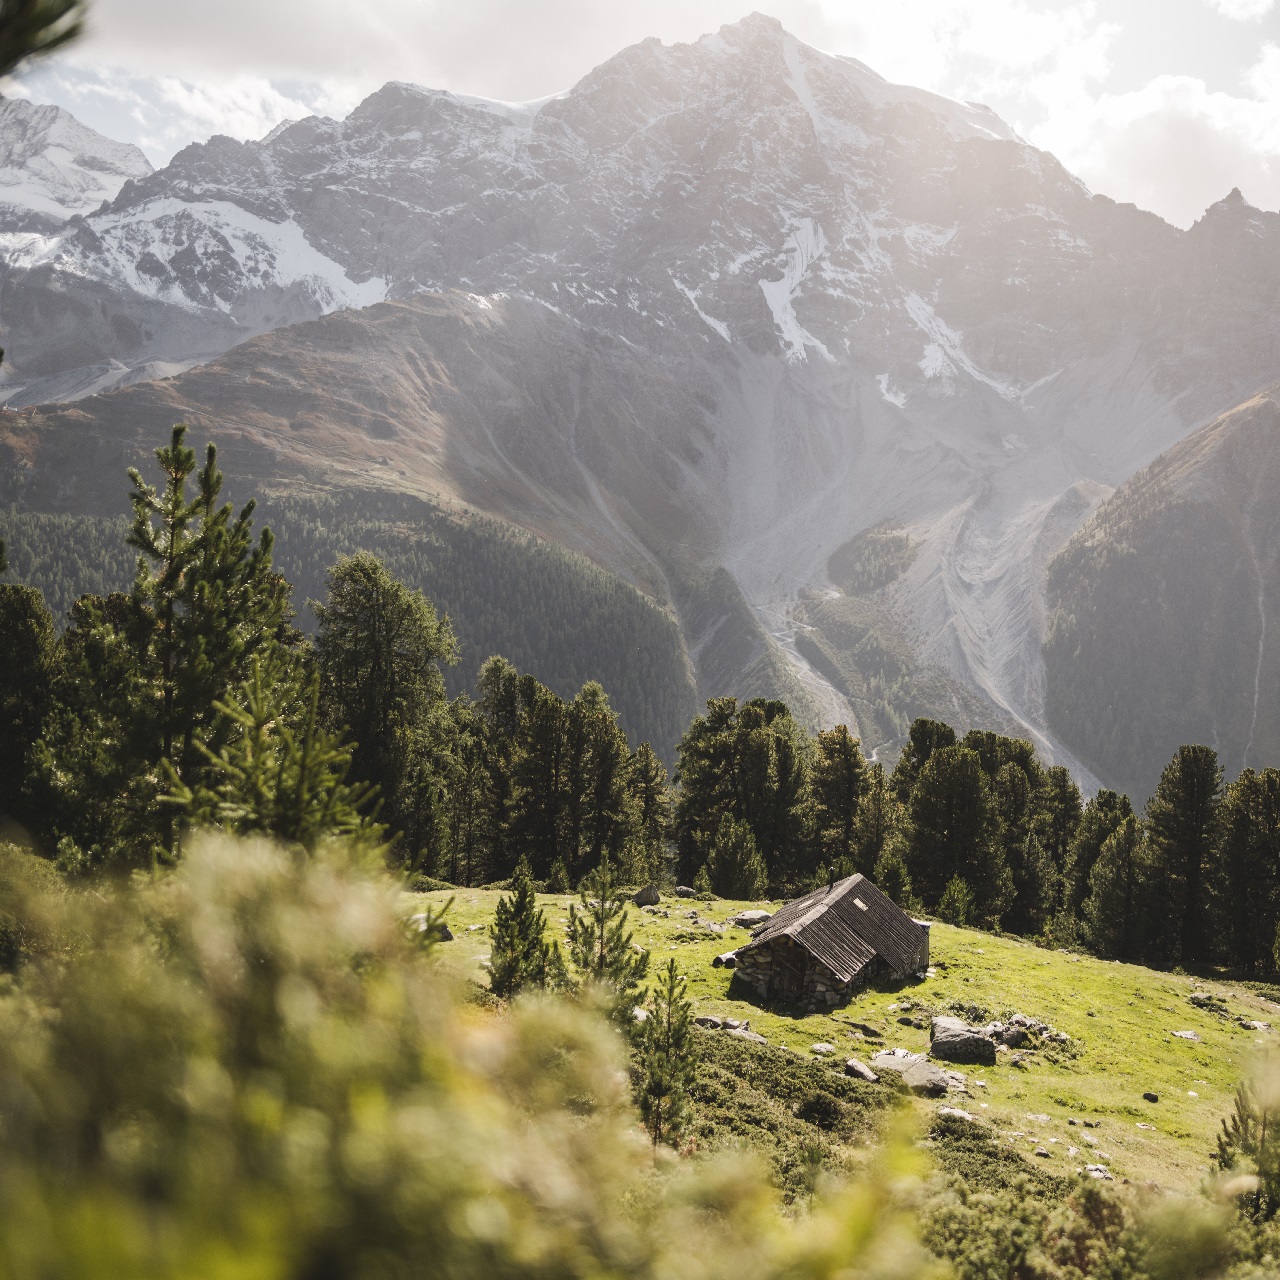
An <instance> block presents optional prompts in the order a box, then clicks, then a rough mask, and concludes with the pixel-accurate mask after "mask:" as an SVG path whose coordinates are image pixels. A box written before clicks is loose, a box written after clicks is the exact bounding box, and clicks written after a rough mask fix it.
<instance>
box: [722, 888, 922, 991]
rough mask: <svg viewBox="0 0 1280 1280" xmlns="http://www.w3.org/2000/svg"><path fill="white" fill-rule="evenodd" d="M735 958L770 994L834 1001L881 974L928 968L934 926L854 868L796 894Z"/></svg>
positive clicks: (750, 980) (745, 975) (742, 972)
mask: <svg viewBox="0 0 1280 1280" xmlns="http://www.w3.org/2000/svg"><path fill="white" fill-rule="evenodd" d="M734 959H735V967H736V969H737V973H738V976H739V977H740V978H741V980H742V981H743V982H745V983H746V984H747V985H748V986H749V987H751V988H752V989H753V990H754V991H755V992H756V993H757V994H758V995H759V996H760V997H761V998H762V999H767V1000H778V1001H782V1002H784V1003H788V1004H798V1005H802V1006H804V1007H807V1008H809V1009H813V1010H821V1009H829V1008H832V1007H833V1006H835V1005H838V1004H840V1003H841V1002H842V1001H844V1000H847V999H848V998H849V996H851V995H852V994H853V993H854V992H855V991H858V990H859V989H860V988H861V987H863V986H865V985H866V984H867V982H869V981H871V980H873V979H876V978H906V977H909V976H911V975H913V974H923V973H924V971H925V970H926V969H927V968H928V967H929V926H928V925H927V924H923V923H921V922H920V921H918V920H913V919H912V918H911V917H910V916H909V915H907V913H906V912H905V911H903V910H902V908H901V907H899V906H898V905H897V904H896V903H894V902H893V901H891V900H890V899H889V898H887V897H885V895H884V894H883V893H881V892H880V890H879V889H877V888H876V887H875V885H874V884H872V883H871V881H870V880H868V879H867V878H866V876H863V875H856V876H849V878H848V879H846V880H837V881H836V882H835V883H834V884H831V885H828V886H827V887H826V888H823V889H818V890H817V891H815V892H814V893H810V894H806V895H805V896H804V897H803V898H796V899H795V900H794V901H792V902H788V903H787V904H786V906H784V907H783V908H782V909H781V910H780V911H779V912H778V913H777V914H776V915H775V916H774V917H773V918H772V919H771V920H769V921H768V922H767V923H766V924H763V925H761V926H760V927H759V928H758V929H756V931H755V932H754V933H753V934H752V935H751V941H750V942H748V943H747V944H746V946H744V947H739V948H738V951H737V952H736V954H735V957H734Z"/></svg>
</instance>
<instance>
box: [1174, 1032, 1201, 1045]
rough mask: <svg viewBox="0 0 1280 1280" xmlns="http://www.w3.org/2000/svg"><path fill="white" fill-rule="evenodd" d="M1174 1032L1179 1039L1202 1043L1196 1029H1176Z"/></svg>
mask: <svg viewBox="0 0 1280 1280" xmlns="http://www.w3.org/2000/svg"><path fill="white" fill-rule="evenodd" d="M1173 1034H1174V1035H1175V1036H1176V1037H1177V1038H1178V1039H1179V1040H1194V1041H1195V1042H1196V1044H1199V1043H1200V1037H1199V1036H1198V1035H1196V1033H1195V1032H1194V1031H1175V1032H1174V1033H1173Z"/></svg>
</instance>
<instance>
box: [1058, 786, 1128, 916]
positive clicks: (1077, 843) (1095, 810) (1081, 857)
mask: <svg viewBox="0 0 1280 1280" xmlns="http://www.w3.org/2000/svg"><path fill="white" fill-rule="evenodd" d="M1132 816H1133V807H1132V806H1131V805H1130V804H1129V797H1128V796H1123V795H1120V794H1119V793H1118V792H1115V791H1107V790H1105V789H1104V790H1102V791H1099V792H1098V794H1097V795H1096V796H1094V797H1093V799H1092V800H1090V801H1089V803H1088V804H1087V805H1085V807H1084V812H1083V813H1082V814H1081V816H1080V823H1079V825H1078V826H1077V827H1076V830H1075V834H1074V835H1073V836H1072V838H1071V843H1070V845H1069V846H1068V849H1067V865H1066V871H1065V876H1064V879H1065V881H1066V883H1065V885H1064V887H1063V906H1064V908H1065V910H1066V911H1068V912H1069V913H1070V914H1071V915H1072V916H1074V917H1076V918H1077V919H1080V918H1082V917H1081V911H1082V909H1083V906H1084V900H1085V899H1086V898H1087V897H1088V896H1089V876H1090V874H1091V873H1092V872H1093V865H1094V863H1095V862H1097V860H1098V855H1099V854H1100V853H1101V852H1102V846H1103V845H1104V844H1106V842H1107V840H1108V839H1109V838H1110V836H1111V835H1112V833H1113V832H1115V831H1116V830H1117V829H1118V828H1119V827H1120V826H1121V825H1122V824H1123V823H1124V820H1125V819H1126V818H1130V817H1132Z"/></svg>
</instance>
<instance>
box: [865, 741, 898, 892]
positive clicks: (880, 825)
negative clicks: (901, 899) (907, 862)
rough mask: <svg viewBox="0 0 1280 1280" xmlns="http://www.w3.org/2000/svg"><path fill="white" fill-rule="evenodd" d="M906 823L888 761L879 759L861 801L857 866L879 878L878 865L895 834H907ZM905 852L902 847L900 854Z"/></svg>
mask: <svg viewBox="0 0 1280 1280" xmlns="http://www.w3.org/2000/svg"><path fill="white" fill-rule="evenodd" d="M905 825H906V810H905V809H904V808H903V807H902V805H901V804H900V803H899V802H898V800H897V798H896V797H895V796H894V794H893V791H892V789H891V788H890V786H889V779H888V778H887V777H886V776H885V771H884V765H882V764H881V763H880V762H879V761H876V762H875V763H874V764H872V765H871V767H870V768H869V769H868V770H867V786H866V790H865V791H864V792H863V795H862V799H861V800H860V802H859V804H858V816H857V819H856V820H855V823H854V832H853V842H854V848H853V869H854V870H855V871H861V872H862V874H863V875H864V876H871V877H872V879H875V875H874V868H875V867H877V866H878V865H879V863H880V859H881V856H882V855H883V853H884V851H885V849H886V848H887V847H888V845H889V843H890V841H891V840H892V838H893V837H894V836H895V834H905V833H904V831H903V828H904V827H905ZM902 856H903V854H902V851H901V850H900V851H899V857H900V858H901V857H902ZM904 869H905V868H904ZM876 883H877V884H879V881H878V880H877V881H876ZM895 901H896V899H895Z"/></svg>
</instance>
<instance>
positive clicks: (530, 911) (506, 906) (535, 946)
mask: <svg viewBox="0 0 1280 1280" xmlns="http://www.w3.org/2000/svg"><path fill="white" fill-rule="evenodd" d="M546 935H547V918H546V916H545V915H544V914H543V912H542V911H541V910H540V909H539V908H538V905H537V901H536V899H535V898H534V892H533V879H532V876H531V874H530V871H529V863H528V861H527V860H526V859H524V858H521V859H520V861H519V862H518V863H517V864H516V869H515V872H514V874H513V875H512V877H511V893H510V895H509V896H504V897H502V898H500V899H499V901H498V909H497V912H496V913H495V915H494V920H493V924H492V925H491V926H490V927H489V937H490V938H491V939H492V940H493V950H492V952H491V954H490V957H489V988H490V990H491V991H492V992H493V994H494V995H496V996H501V997H503V998H504V999H509V998H510V997H512V996H514V995H518V994H519V993H520V992H521V991H523V990H525V989H526V988H529V987H548V986H554V985H556V978H557V975H558V974H559V973H560V971H561V970H562V968H563V964H562V961H561V959H560V948H559V947H558V946H557V945H556V944H555V942H553V941H548V939H547V936H546Z"/></svg>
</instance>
